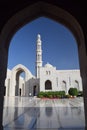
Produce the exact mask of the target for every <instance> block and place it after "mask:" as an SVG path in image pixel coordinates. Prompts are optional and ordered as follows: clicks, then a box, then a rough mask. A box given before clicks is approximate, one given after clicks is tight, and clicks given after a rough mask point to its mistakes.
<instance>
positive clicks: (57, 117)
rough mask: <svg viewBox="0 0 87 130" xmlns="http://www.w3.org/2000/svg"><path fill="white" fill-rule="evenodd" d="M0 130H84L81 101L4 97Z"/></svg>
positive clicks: (80, 98) (75, 99)
mask: <svg viewBox="0 0 87 130" xmlns="http://www.w3.org/2000/svg"><path fill="white" fill-rule="evenodd" d="M3 126H4V130H85V117H84V103H83V98H82V97H78V98H70V99H39V98H36V97H4V108H3Z"/></svg>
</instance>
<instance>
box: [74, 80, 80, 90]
mask: <svg viewBox="0 0 87 130" xmlns="http://www.w3.org/2000/svg"><path fill="white" fill-rule="evenodd" d="M74 87H75V88H77V90H79V82H78V81H77V80H75V86H74Z"/></svg>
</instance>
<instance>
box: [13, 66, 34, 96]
mask: <svg viewBox="0 0 87 130" xmlns="http://www.w3.org/2000/svg"><path fill="white" fill-rule="evenodd" d="M21 72H25V88H26V87H27V85H28V81H29V79H31V78H32V77H33V75H32V74H31V72H30V71H29V70H28V69H27V68H26V67H25V66H24V65H22V64H18V65H16V66H15V67H14V68H13V69H12V72H11V80H10V81H11V83H10V86H11V87H10V96H15V90H16V87H17V86H16V83H17V79H16V78H17V76H19V74H20V73H21ZM18 73H19V74H18ZM17 74H18V75H17Z"/></svg>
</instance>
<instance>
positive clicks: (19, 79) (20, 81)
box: [15, 69, 25, 96]
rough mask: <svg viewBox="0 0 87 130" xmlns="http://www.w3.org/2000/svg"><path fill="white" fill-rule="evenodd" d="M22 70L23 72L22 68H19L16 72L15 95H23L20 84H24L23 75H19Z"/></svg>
mask: <svg viewBox="0 0 87 130" xmlns="http://www.w3.org/2000/svg"><path fill="white" fill-rule="evenodd" d="M22 72H24V71H23V70H22V69H20V70H19V71H18V72H17V73H16V78H15V79H16V85H15V96H23V95H25V93H24V88H23V87H22V84H24V85H25V77H21V76H20V75H21V73H22Z"/></svg>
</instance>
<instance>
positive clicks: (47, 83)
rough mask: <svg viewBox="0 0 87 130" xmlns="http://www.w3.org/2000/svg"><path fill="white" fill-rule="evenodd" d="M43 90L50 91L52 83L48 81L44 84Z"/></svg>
mask: <svg viewBox="0 0 87 130" xmlns="http://www.w3.org/2000/svg"><path fill="white" fill-rule="evenodd" d="M45 90H52V83H51V81H50V80H47V81H46V82H45Z"/></svg>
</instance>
